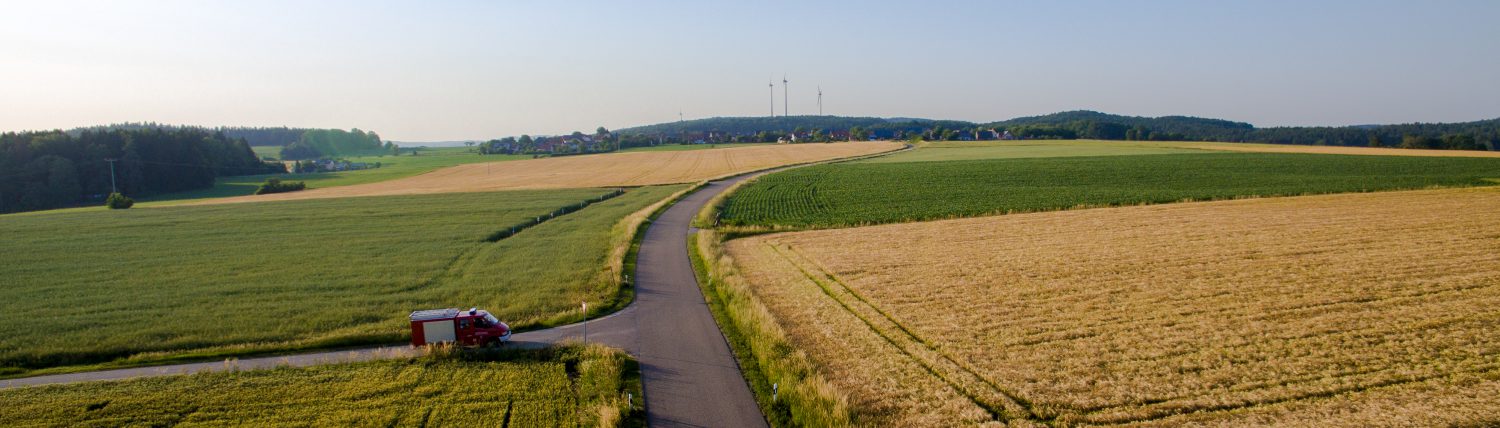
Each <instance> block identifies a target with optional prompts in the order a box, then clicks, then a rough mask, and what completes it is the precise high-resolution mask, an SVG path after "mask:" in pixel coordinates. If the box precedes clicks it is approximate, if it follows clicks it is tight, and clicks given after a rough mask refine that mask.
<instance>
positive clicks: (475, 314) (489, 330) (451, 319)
mask: <svg viewBox="0 0 1500 428" xmlns="http://www.w3.org/2000/svg"><path fill="white" fill-rule="evenodd" d="M508 340H510V326H509V325H506V324H505V323H503V322H500V320H498V319H495V316H494V315H490V313H489V311H482V310H479V309H478V308H470V309H469V310H467V311H460V310H458V309H457V308H448V309H431V310H425V311H416V312H412V313H411V345H412V346H422V345H426V344H431V343H456V344H459V345H463V346H498V345H500V344H502V343H505V342H506V341H508Z"/></svg>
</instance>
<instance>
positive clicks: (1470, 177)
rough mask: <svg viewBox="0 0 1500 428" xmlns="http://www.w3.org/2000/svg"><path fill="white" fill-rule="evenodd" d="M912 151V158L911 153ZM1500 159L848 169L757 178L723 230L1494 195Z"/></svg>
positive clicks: (1131, 159)
mask: <svg viewBox="0 0 1500 428" xmlns="http://www.w3.org/2000/svg"><path fill="white" fill-rule="evenodd" d="M919 152H920V150H919ZM1494 178H1500V159H1484V158H1417V157H1397V156H1349V155H1310V154H1267V153H1203V154H1163V155H1139V156H1097V157H1053V158H1020V159H991V160H968V161H946V162H903V163H874V164H870V163H863V164H861V163H850V164H831V165H821V166H814V167H807V168H798V169H793V170H789V171H784V172H779V173H775V174H771V175H768V176H765V177H762V178H760V179H759V180H757V181H756V182H754V183H752V184H750V185H748V186H745V187H744V188H742V189H741V190H740V191H738V192H736V193H735V194H734V195H733V196H732V197H731V198H730V199H729V200H728V201H727V202H726V205H725V210H724V215H723V218H722V221H723V222H724V223H725V224H729V225H750V226H772V225H780V226H789V227H794V228H808V227H840V226H852V225H860V224H872V223H890V222H902V221H916V220H931V219H941V218H951V217H967V216H978V215H986V214H996V213H1006V212H1025V211H1044V210H1057V209H1066V208H1073V207H1079V206H1110V205H1131V204H1146V203H1165V202H1177V201H1183V200H1211V199H1225V198H1236V197H1247V196H1282V195H1302V194H1316V193H1338V192H1364V191H1379V190H1397V189H1418V188H1427V187H1460V186H1481V185H1493V184H1495V182H1494V181H1491V180H1487V179H1494Z"/></svg>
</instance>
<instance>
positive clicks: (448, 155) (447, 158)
mask: <svg viewBox="0 0 1500 428" xmlns="http://www.w3.org/2000/svg"><path fill="white" fill-rule="evenodd" d="M257 149H260V148H257ZM275 149H276V150H278V151H279V150H280V148H279V147H277V148H275ZM405 150H406V149H403V152H402V153H403V154H402V155H401V156H355V157H350V158H347V159H348V160H349V161H350V162H364V163H368V164H372V165H373V164H375V163H376V162H379V163H380V168H373V169H365V170H359V171H342V172H320V173H309V174H277V175H243V176H234V177H219V179H218V180H216V181H215V182H214V187H213V188H210V189H203V190H194V191H190V192H179V193H169V194H165V195H156V196H149V197H143V198H140V201H141V206H162V205H174V204H178V203H182V202H185V201H190V200H195V199H205V198H222V197H229V196H245V195H252V194H255V189H256V188H257V187H259V186H260V184H261V183H264V182H265V181H266V179H267V178H271V177H276V178H280V179H281V180H282V181H302V182H306V183H307V187H308V188H310V189H315V188H319V187H334V186H348V185H353V184H364V183H374V182H379V181H386V180H394V179H397V178H405V177H410V176H413V175H417V174H422V173H425V172H430V171H433V170H436V169H439V168H445V167H450V166H456V165H463V164H470V163H481V162H500V161H509V160H518V159H531V155H479V154H477V153H474V152H472V151H470V150H471V149H470V148H468V147H441V148H432V149H428V148H422V149H420V150H419V153H420V154H419V155H417V156H412V155H411V154H409V153H407V152H406V151H405ZM256 153H257V154H259V153H260V151H259V150H258V151H257V152H256ZM274 156H279V153H278V154H277V155H274Z"/></svg>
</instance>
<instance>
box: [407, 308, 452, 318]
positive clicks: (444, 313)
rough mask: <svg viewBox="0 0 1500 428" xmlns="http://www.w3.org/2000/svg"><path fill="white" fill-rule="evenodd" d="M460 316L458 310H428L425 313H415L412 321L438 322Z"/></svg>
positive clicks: (412, 314)
mask: <svg viewBox="0 0 1500 428" xmlns="http://www.w3.org/2000/svg"><path fill="white" fill-rule="evenodd" d="M457 316H458V308H448V309H428V310H425V311H414V312H412V313H411V320H412V321H427V320H438V319H444V318H453V317H457Z"/></svg>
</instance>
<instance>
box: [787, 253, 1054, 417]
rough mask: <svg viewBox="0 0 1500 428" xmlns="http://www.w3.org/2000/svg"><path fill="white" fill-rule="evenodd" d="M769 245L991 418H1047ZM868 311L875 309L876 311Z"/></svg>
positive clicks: (831, 278) (812, 266)
mask: <svg viewBox="0 0 1500 428" xmlns="http://www.w3.org/2000/svg"><path fill="white" fill-rule="evenodd" d="M767 246H769V247H770V248H771V250H772V252H774V253H775V254H776V255H777V256H779V257H781V258H782V259H783V260H785V261H786V262H787V264H789V265H791V266H792V267H795V268H797V271H798V272H801V273H802V275H803V277H805V278H807V279H808V280H809V281H811V282H812V283H813V284H815V285H817V286H818V288H819V289H820V290H822V291H823V294H824V295H826V296H828V298H829V299H832V300H833V301H834V302H835V303H837V304H838V305H839V307H842V308H844V310H845V311H847V312H848V313H849V314H850V315H852V316H854V317H855V318H858V319H859V320H860V321H861V322H863V323H864V324H865V326H866V327H868V328H869V329H870V331H871V332H873V333H875V334H876V335H878V336H880V337H881V338H882V339H884V340H885V341H886V342H887V343H890V344H891V346H893V347H895V348H896V350H897V351H899V352H900V353H901V354H902V355H905V356H906V357H907V358H910V359H911V360H913V361H914V362H916V363H917V364H918V365H920V366H922V368H924V369H926V370H927V371H928V372H929V373H932V374H933V376H936V377H937V378H938V379H939V380H942V381H943V383H946V384H948V386H950V387H952V388H953V389H954V390H955V391H957V392H958V393H959V394H960V395H963V396H964V397H965V398H968V399H969V400H970V401H971V402H973V403H974V404H975V405H977V406H979V407H980V408H982V409H984V410H985V411H986V412H988V413H989V414H990V416H991V418H993V419H995V420H997V421H1000V422H1007V421H1009V420H1011V419H1024V420H1030V421H1038V422H1045V421H1046V419H1045V418H1042V417H1040V416H1039V415H1038V414H1037V413H1036V412H1035V410H1034V409H1033V408H1032V406H1031V403H1030V402H1028V401H1026V400H1025V399H1024V398H1022V397H1019V396H1017V395H1015V394H1014V393H1012V392H1010V391H1008V390H1006V389H1005V388H1002V387H1000V386H999V385H997V384H995V383H994V382H992V381H990V380H989V379H985V378H984V377H983V376H980V375H979V374H978V373H976V372H975V371H974V370H973V369H972V368H969V367H967V366H965V365H963V364H961V363H959V362H958V361H956V360H954V359H953V358H952V357H950V356H948V355H947V354H945V353H943V352H941V351H938V350H937V349H935V348H934V347H933V346H932V344H931V343H929V342H928V341H926V340H924V339H922V338H921V337H920V336H917V335H916V334H914V333H912V332H911V330H909V329H907V328H906V326H904V325H901V323H899V322H897V321H896V320H895V319H894V318H892V317H891V316H890V315H889V314H887V313H885V311H882V310H881V309H880V308H879V307H877V306H875V305H874V304H872V303H870V302H869V301H868V300H865V299H864V298H863V297H862V296H860V295H859V294H858V293H856V292H854V290H852V289H850V288H849V287H848V286H847V285H845V284H844V283H843V282H842V281H839V280H838V279H837V278H835V277H834V276H833V275H832V274H830V273H828V272H827V271H825V270H823V269H822V268H821V267H818V266H817V265H816V264H813V263H812V262H811V261H810V260H809V259H807V258H806V257H804V256H802V255H801V254H800V253H797V251H796V250H795V249H792V248H791V247H790V246H788V247H787V249H786V250H787V252H790V253H792V254H793V255H795V256H796V258H801V259H803V261H804V262H805V263H807V264H808V265H804V264H803V263H798V262H797V260H795V259H794V257H793V256H789V255H787V252H783V251H782V250H781V248H778V247H777V246H775V245H772V244H770V243H767ZM809 265H810V266H809ZM809 269H812V270H816V271H817V272H818V275H814V274H813V273H812V272H810V271H809ZM818 276H823V277H824V278H825V279H827V280H828V281H823V280H820V279H818V278H817V277H818ZM829 282H832V283H834V284H837V285H838V290H835V289H834V287H832V286H830V285H829V284H828V283H829ZM840 295H848V296H850V297H852V298H853V300H855V301H857V302H858V303H851V302H849V301H848V300H847V299H843V298H840V297H839V296H840ZM856 305H858V306H862V307H863V308H864V310H863V311H862V310H860V309H858V308H856V307H855V306H856ZM866 312H874V315H871V314H869V313H866ZM877 324H884V325H885V326H884V328H882V327H881V326H879V325H877ZM891 330H899V331H900V333H895V332H893V331H891Z"/></svg>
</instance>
